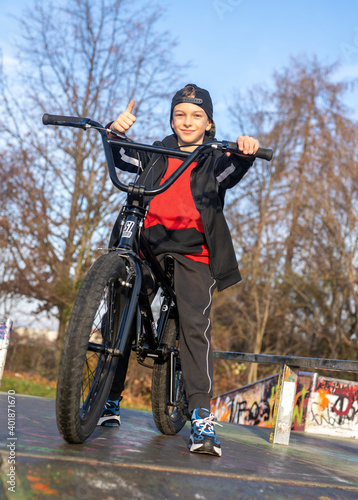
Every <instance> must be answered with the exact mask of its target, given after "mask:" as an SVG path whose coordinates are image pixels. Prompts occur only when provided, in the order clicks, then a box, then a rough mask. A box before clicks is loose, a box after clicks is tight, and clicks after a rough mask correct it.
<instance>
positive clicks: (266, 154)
mask: <svg viewBox="0 0 358 500" xmlns="http://www.w3.org/2000/svg"><path fill="white" fill-rule="evenodd" d="M255 156H256V158H261V160H267V161H271V160H272V157H273V151H272V149H267V148H259V149H258V150H257V151H256V153H255Z"/></svg>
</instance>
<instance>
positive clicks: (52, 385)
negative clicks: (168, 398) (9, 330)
mask: <svg viewBox="0 0 358 500" xmlns="http://www.w3.org/2000/svg"><path fill="white" fill-rule="evenodd" d="M56 385H57V382H56V380H49V379H47V378H45V377H41V376H40V375H37V374H31V373H27V372H9V371H6V370H5V371H4V373H3V377H2V379H1V385H0V391H1V392H7V391H9V390H13V391H15V393H16V394H25V395H28V396H38V397H41V398H51V399H55V398H56ZM126 400H127V401H126ZM121 407H122V408H128V409H131V410H140V411H151V405H150V403H146V402H145V401H143V400H140V399H137V398H132V397H131V396H130V395H128V397H127V398H126V397H125V398H124V400H123V403H121Z"/></svg>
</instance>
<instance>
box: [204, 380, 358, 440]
mask: <svg viewBox="0 0 358 500" xmlns="http://www.w3.org/2000/svg"><path fill="white" fill-rule="evenodd" d="M277 382H278V374H277V375H273V376H272V377H267V378H265V379H262V380H258V381H257V382H256V383H254V384H250V385H248V386H245V387H241V388H239V389H235V390H233V391H230V392H227V393H225V394H222V395H220V396H218V397H216V398H214V399H213V400H212V403H211V411H212V412H213V413H214V414H215V416H216V418H217V419H218V420H219V421H222V422H231V423H236V424H243V425H257V426H261V427H271V424H272V415H273V409H274V405H275V396H276V387H277ZM292 430H296V431H306V432H313V433H316V434H329V435H337V436H338V435H339V436H344V437H356V438H357V437H358V383H355V382H347V381H342V380H336V379H330V378H325V377H320V376H318V375H317V374H312V373H304V372H300V374H299V377H298V382H297V390H296V397H295V406H294V411H293V419H292Z"/></svg>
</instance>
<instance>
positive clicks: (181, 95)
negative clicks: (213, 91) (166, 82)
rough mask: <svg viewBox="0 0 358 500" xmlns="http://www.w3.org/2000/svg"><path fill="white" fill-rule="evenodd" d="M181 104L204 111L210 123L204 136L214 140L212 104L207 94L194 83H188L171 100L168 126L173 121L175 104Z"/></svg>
mask: <svg viewBox="0 0 358 500" xmlns="http://www.w3.org/2000/svg"><path fill="white" fill-rule="evenodd" d="M189 96H192V97H189ZM182 102H189V103H191V104H196V105H197V106H200V108H202V109H203V110H204V111H205V113H206V114H207V115H208V118H209V120H210V121H211V122H212V126H211V129H210V130H209V132H206V135H208V136H209V137H210V138H214V136H215V123H214V120H213V102H212V100H211V97H210V94H209V92H208V91H207V90H205V89H202V88H200V87H198V86H197V85H195V84H194V83H188V84H187V85H185V87H184V88H182V89H180V90H178V92H176V94H175V95H174V97H173V99H172V105H171V107H170V126H171V124H172V119H173V110H174V108H175V106H176V105H177V104H180V103H182Z"/></svg>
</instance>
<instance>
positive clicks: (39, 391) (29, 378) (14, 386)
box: [0, 371, 56, 399]
mask: <svg viewBox="0 0 358 500" xmlns="http://www.w3.org/2000/svg"><path fill="white" fill-rule="evenodd" d="M9 390H13V391H15V393H16V394H27V395H30V396H38V397H41V398H51V399H55V397H56V381H53V380H49V379H47V378H45V377H41V376H40V375H34V374H30V373H26V372H9V371H4V373H3V377H2V379H1V386H0V391H1V392H7V391H9Z"/></svg>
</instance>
